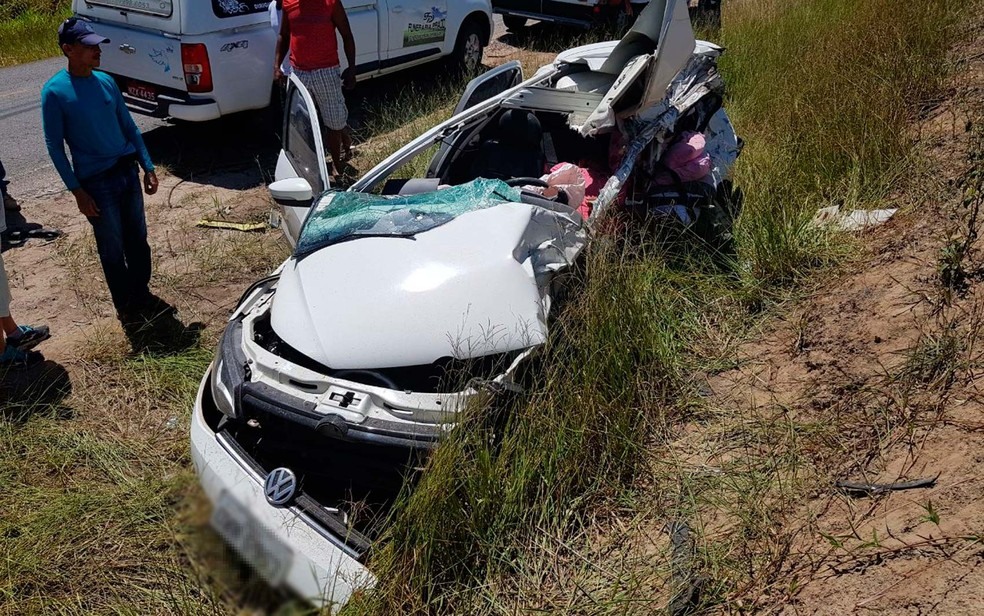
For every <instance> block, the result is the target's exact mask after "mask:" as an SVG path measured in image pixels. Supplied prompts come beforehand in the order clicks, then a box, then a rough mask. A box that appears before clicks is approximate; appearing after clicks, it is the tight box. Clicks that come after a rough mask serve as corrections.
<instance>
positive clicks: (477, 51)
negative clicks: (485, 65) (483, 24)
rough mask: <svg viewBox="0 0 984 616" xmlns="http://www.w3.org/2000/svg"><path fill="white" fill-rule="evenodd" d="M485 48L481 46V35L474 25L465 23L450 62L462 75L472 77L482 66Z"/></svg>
mask: <svg viewBox="0 0 984 616" xmlns="http://www.w3.org/2000/svg"><path fill="white" fill-rule="evenodd" d="M484 52H485V46H484V45H483V44H482V33H481V32H480V31H479V29H478V26H477V25H475V24H474V23H471V22H469V23H465V24H464V25H463V26H461V32H460V33H459V34H458V42H457V43H455V46H454V55H452V62H453V63H454V65H455V66H456V67H457V68H458V70H460V71H461V72H463V73H466V74H468V75H474V74H475V73H477V72H478V69H479V67H480V66H482V54H483V53H484Z"/></svg>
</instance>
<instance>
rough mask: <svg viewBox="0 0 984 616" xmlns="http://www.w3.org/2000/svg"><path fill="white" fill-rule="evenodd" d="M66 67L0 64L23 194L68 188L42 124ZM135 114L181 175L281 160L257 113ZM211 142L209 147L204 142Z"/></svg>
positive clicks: (15, 190)
mask: <svg viewBox="0 0 984 616" xmlns="http://www.w3.org/2000/svg"><path fill="white" fill-rule="evenodd" d="M505 32H506V30H505V27H504V26H503V24H502V18H501V16H499V15H496V16H495V33H494V35H493V38H494V39H497V38H499V37H501V36H502V35H503V34H505ZM64 67H65V59H64V58H61V57H57V58H51V59H48V60H41V61H38V62H32V63H30V64H23V65H20V66H14V67H10V68H2V69H0V160H2V161H3V164H4V167H5V168H6V170H7V180H8V181H9V182H10V183H11V186H10V193H11V194H12V195H14V196H15V197H17V198H27V199H30V198H41V197H45V196H48V195H53V194H58V193H59V192H61V191H63V190H64V189H65V187H64V185H63V184H62V182H61V179H60V178H59V177H58V173H57V172H56V171H55V168H54V166H53V165H52V164H51V160H50V159H49V158H48V151H47V149H46V148H45V144H44V133H43V132H42V128H41V88H42V87H43V86H44V83H45V82H46V81H47V80H48V79H49V78H50V77H51V76H52V75H54V74H55V73H56V72H58V71H59V70H61V69H62V68H64ZM236 115H238V116H244V114H236ZM133 119H134V120H135V121H136V123H137V126H139V127H140V130H141V131H142V132H143V133H144V140H145V141H146V142H147V147H148V149H149V150H150V151H151V156H152V157H153V158H154V160H155V161H156V162H163V163H165V164H168V165H169V167H171V169H172V172H177V173H178V174H179V175H185V172H186V173H187V175H192V174H194V173H200V172H203V171H207V169H208V168H209V167H212V166H214V165H215V164H216V161H220V162H221V161H224V162H226V163H231V164H235V163H236V162H237V161H240V162H242V163H243V164H250V162H251V161H252V159H253V158H260V159H262V160H263V161H264V162H267V160H268V159H269V158H270V157H271V156H272V157H274V158H273V159H274V160H276V159H275V156H276V149H277V148H276V142H275V136H273V135H272V133H271V131H269V130H266V129H268V128H269V126H268V125H266V124H265V125H263V126H262V127H260V126H259V125H257V124H256V122H257V121H258V120H259V118H257V117H248V116H247V117H238V118H237V117H236V116H231V117H230V118H228V119H226V118H223V119H220V120H216V121H214V122H206V123H203V124H194V125H190V126H189V125H173V124H170V123H168V122H166V121H163V120H156V119H154V118H149V117H147V116H143V115H139V114H133ZM261 129H262V130H261ZM271 137H273V138H274V141H273V142H272V143H271ZM191 144H194V145H195V146H196V147H194V148H188V147H187V146H189V145H191ZM206 144H207V145H208V146H209V147H202V146H203V145H206ZM250 153H254V154H255V155H254V156H250Z"/></svg>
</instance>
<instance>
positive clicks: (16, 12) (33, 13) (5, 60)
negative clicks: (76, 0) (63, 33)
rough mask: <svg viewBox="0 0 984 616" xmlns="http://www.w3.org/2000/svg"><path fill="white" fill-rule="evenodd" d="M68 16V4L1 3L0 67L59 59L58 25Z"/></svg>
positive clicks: (52, 0) (39, 0) (40, 0)
mask: <svg viewBox="0 0 984 616" xmlns="http://www.w3.org/2000/svg"><path fill="white" fill-rule="evenodd" d="M71 14H72V2H71V0H4V2H2V3H0V41H3V45H0V67H4V66H13V65H15V64H23V63H24V62H32V61H34V60H43V59H44V58H50V57H52V56H56V55H58V36H57V35H56V32H57V30H58V24H60V23H61V22H62V21H64V20H65V19H67V18H68V17H70V16H71Z"/></svg>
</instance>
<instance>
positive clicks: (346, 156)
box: [342, 124, 352, 162]
mask: <svg viewBox="0 0 984 616" xmlns="http://www.w3.org/2000/svg"><path fill="white" fill-rule="evenodd" d="M350 160H352V127H351V126H349V125H348V124H346V125H345V128H343V129H342V161H343V162H348V161H350Z"/></svg>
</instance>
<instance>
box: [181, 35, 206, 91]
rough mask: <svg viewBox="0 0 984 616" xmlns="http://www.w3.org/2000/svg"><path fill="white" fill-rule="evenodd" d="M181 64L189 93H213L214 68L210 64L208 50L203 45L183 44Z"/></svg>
mask: <svg viewBox="0 0 984 616" xmlns="http://www.w3.org/2000/svg"><path fill="white" fill-rule="evenodd" d="M181 64H182V65H183V66H184V74H185V83H186V84H188V91H189V92H211V91H212V67H211V66H210V65H209V63H208V49H207V48H206V47H205V45H204V44H203V43H192V44H182V45H181Z"/></svg>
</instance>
